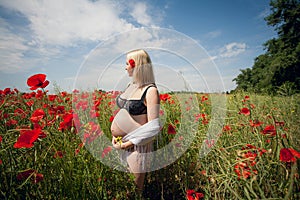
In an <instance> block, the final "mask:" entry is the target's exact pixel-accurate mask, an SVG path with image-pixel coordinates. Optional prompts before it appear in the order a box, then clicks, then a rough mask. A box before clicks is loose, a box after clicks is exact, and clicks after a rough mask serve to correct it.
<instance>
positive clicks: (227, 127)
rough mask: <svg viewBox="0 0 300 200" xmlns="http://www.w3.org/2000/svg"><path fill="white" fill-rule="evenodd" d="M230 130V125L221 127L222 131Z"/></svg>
mask: <svg viewBox="0 0 300 200" xmlns="http://www.w3.org/2000/svg"><path fill="white" fill-rule="evenodd" d="M230 130H231V127H230V125H225V126H224V127H223V131H230Z"/></svg>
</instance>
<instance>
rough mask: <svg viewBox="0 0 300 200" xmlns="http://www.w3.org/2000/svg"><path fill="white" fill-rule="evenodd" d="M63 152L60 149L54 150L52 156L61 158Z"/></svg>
mask: <svg viewBox="0 0 300 200" xmlns="http://www.w3.org/2000/svg"><path fill="white" fill-rule="evenodd" d="M64 154H65V153H64V152H62V151H56V152H55V154H54V156H53V157H54V158H62V157H64Z"/></svg>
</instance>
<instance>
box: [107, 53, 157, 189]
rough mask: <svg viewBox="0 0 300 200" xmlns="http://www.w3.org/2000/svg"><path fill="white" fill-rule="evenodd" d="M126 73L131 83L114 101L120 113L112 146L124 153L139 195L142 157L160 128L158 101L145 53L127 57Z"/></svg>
mask: <svg viewBox="0 0 300 200" xmlns="http://www.w3.org/2000/svg"><path fill="white" fill-rule="evenodd" d="M126 70H127V72H128V75H129V76H130V77H132V81H131V83H130V84H129V85H128V87H127V88H126V90H125V91H124V92H123V93H122V94H121V95H119V96H118V97H117V98H116V103H117V105H118V107H119V108H120V110H119V112H118V113H117V115H116V116H115V118H114V120H113V122H112V125H111V132H112V136H113V137H112V144H113V146H114V147H115V148H116V149H123V150H124V151H125V152H126V154H125V155H126V156H125V160H126V162H127V164H128V167H129V169H130V171H131V172H132V173H133V174H134V176H135V184H136V186H137V188H138V190H139V192H142V190H143V186H144V179H145V162H146V160H145V157H143V155H145V154H144V153H148V152H150V151H151V145H152V141H153V138H154V137H155V135H157V134H158V132H159V129H160V126H159V109H160V108H159V104H160V102H159V100H160V99H159V93H158V90H157V87H156V85H155V80H154V74H153V69H152V63H151V59H150V57H149V55H148V53H147V52H146V51H145V50H141V49H138V50H133V51H131V52H129V53H128V54H127V56H126ZM120 137H121V138H122V139H121V142H120V141H119V138H120ZM117 138H118V139H117Z"/></svg>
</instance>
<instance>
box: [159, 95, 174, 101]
mask: <svg viewBox="0 0 300 200" xmlns="http://www.w3.org/2000/svg"><path fill="white" fill-rule="evenodd" d="M159 98H160V100H162V101H167V100H169V99H170V98H171V96H170V95H169V94H159Z"/></svg>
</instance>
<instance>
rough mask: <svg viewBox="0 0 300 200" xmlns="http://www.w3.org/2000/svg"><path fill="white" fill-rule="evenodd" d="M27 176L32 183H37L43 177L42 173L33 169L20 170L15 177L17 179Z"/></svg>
mask: <svg viewBox="0 0 300 200" xmlns="http://www.w3.org/2000/svg"><path fill="white" fill-rule="evenodd" d="M29 177H30V178H31V182H32V183H34V184H36V183H38V182H40V181H42V180H43V179H44V175H43V174H40V173H37V171H36V170H34V169H27V170H25V171H23V172H20V173H19V174H18V175H17V179H18V180H19V181H21V180H24V179H27V178H29Z"/></svg>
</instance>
